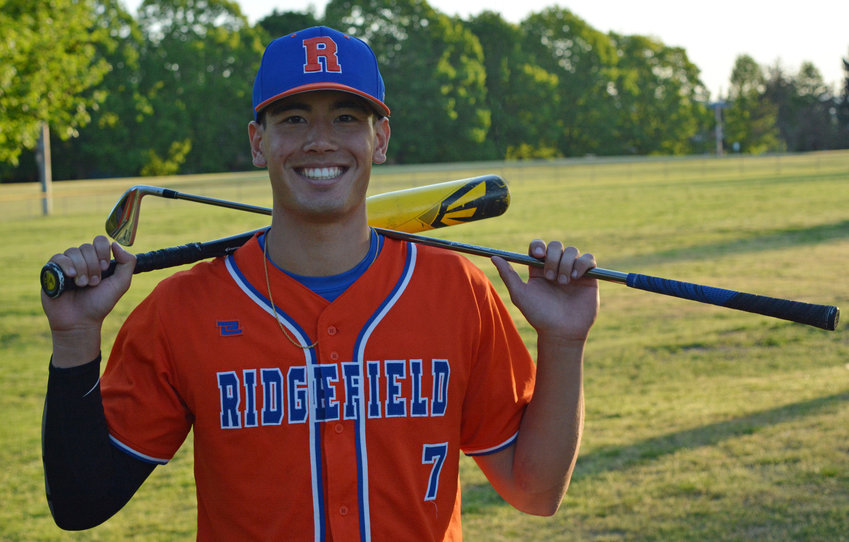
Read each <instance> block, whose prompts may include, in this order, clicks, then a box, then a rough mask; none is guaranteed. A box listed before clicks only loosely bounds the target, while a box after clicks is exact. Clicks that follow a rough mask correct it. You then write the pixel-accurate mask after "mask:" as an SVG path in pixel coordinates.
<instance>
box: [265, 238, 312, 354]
mask: <svg viewBox="0 0 849 542" xmlns="http://www.w3.org/2000/svg"><path fill="white" fill-rule="evenodd" d="M269 233H270V231H267V232H265V237H263V243H262V264H263V267H264V269H265V286H266V288H267V289H268V301H269V302H270V303H271V310H272V311H274V320H275V321H276V322H277V325H278V326H280V331H282V332H283V335H285V336H286V338H287V339H289V342H290V343H292V344H294V345H295V346H297V347H298V348H300V349H302V350H309V349H310V348H313V347H314V346H316V345H317V344H318V341H317V340H316V341H315V342H314V343H312V344H309V345H306V346H304V345H302V344H301V343H299V342H298V341H296V340H295V339H293V338H292V337H291V335H289V332H288V331H286V328H285V327H284V326H283V322H281V321H280V315H279V314H277V305H275V304H274V298H273V297H271V281H270V280H269V279H268V234H269Z"/></svg>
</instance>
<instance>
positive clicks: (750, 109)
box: [725, 55, 784, 154]
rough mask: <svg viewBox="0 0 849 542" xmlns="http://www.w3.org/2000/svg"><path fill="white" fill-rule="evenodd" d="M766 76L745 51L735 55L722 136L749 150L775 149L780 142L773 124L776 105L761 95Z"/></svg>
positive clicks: (775, 150) (776, 115)
mask: <svg viewBox="0 0 849 542" xmlns="http://www.w3.org/2000/svg"><path fill="white" fill-rule="evenodd" d="M765 85H766V79H765V77H764V74H763V70H762V69H761V67H760V66H759V65H758V64H757V63H756V62H755V60H754V59H753V58H752V57H750V56H748V55H741V56H739V57H737V60H736V62H735V63H734V69H733V71H732V72H731V89H730V92H729V97H730V98H731V106H730V107H729V108H728V113H727V114H728V116H727V121H726V124H725V134H726V140H728V141H730V142H733V143H738V144H739V145H740V150H741V151H743V152H747V153H750V154H761V153H764V152H778V151H781V150H783V148H784V145H783V142H782V141H781V139H780V137H779V133H778V127H777V126H776V123H777V118H778V108H777V106H776V104H775V103H773V102H769V101H766V100H763V99H761V96H762V95H763V93H764V90H765Z"/></svg>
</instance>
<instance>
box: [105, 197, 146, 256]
mask: <svg viewBox="0 0 849 542" xmlns="http://www.w3.org/2000/svg"><path fill="white" fill-rule="evenodd" d="M151 190H153V191H154V192H155V191H156V187H153V186H144V185H137V186H133V187H132V188H130V189H129V190H127V191H126V192H124V195H123V196H121V199H119V200H118V203H116V204H115V207H113V208H112V212H111V213H109V216H108V217H106V233H107V234H108V235H109V237H111V238H112V239H115V240H116V241H117V242H118V243H119V244H121V245H123V246H125V247H128V246H130V245H132V244H133V242H134V241H135V240H136V229H138V226H139V214H140V212H141V199H142V197H144V196H145V195H146V194H151V193H153V192H151Z"/></svg>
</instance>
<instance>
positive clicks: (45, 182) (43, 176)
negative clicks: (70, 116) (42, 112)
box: [35, 121, 53, 216]
mask: <svg viewBox="0 0 849 542" xmlns="http://www.w3.org/2000/svg"><path fill="white" fill-rule="evenodd" d="M35 161H36V162H37V163H38V178H39V181H41V213H42V214H43V215H44V216H49V215H50V214H51V213H52V212H53V167H52V166H51V161H50V127H49V126H48V124H47V122H46V121H42V122H41V134H40V135H39V137H38V148H37V149H36V152H35Z"/></svg>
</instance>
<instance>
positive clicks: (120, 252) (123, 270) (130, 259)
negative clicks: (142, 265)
mask: <svg viewBox="0 0 849 542" xmlns="http://www.w3.org/2000/svg"><path fill="white" fill-rule="evenodd" d="M112 254H113V255H114V256H115V261H116V262H118V265H117V266H116V267H115V273H114V275H113V276H118V277H119V278H121V279H122V280H126V279H128V278H130V277H132V275H133V270H134V269H135V267H136V255H135V254H133V253H131V252H127V251H126V250H124V247H122V246H121V245H119V244H118V243H117V242H113V243H112Z"/></svg>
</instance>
